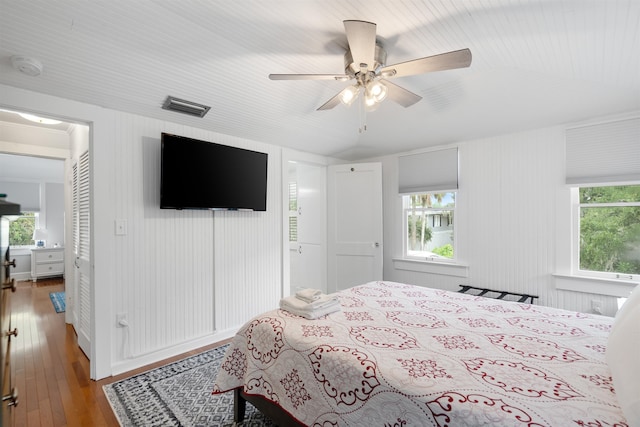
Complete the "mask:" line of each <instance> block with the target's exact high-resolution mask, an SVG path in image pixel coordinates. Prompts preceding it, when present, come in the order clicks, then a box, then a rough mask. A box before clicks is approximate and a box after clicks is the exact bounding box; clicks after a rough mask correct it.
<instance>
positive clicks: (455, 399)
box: [214, 282, 627, 427]
mask: <svg viewBox="0 0 640 427" xmlns="http://www.w3.org/2000/svg"><path fill="white" fill-rule="evenodd" d="M336 295H337V296H338V297H339V299H340V304H341V308H342V309H341V311H339V312H336V313H332V314H330V315H328V316H325V317H322V318H320V319H316V320H307V319H304V318H302V317H299V316H295V315H293V314H290V313H288V312H286V311H282V310H273V311H270V312H267V313H264V314H262V315H260V316H257V317H255V318H254V319H252V320H251V321H249V322H248V323H246V324H245V325H244V326H243V327H242V328H241V329H240V330H239V331H238V333H237V335H236V336H235V337H234V339H233V341H232V343H231V345H230V347H229V349H228V351H227V353H226V356H225V360H224V361H223V364H222V366H221V368H220V371H219V373H218V375H217V378H216V382H215V386H214V393H219V392H226V391H229V390H232V389H235V388H238V387H244V391H245V392H246V393H247V394H249V395H260V396H263V397H264V398H266V399H268V400H270V401H272V402H274V403H276V404H278V405H279V406H280V407H282V408H283V409H285V410H286V411H288V412H289V413H290V414H291V415H292V416H293V417H295V418H296V419H297V420H299V421H300V422H301V423H303V424H305V425H309V426H332V425H339V426H362V425H371V426H374V425H375V426H382V425H384V426H455V427H458V426H489V425H490V426H550V427H557V426H563V427H564V426H572V425H574V426H626V425H627V424H626V422H625V419H624V416H623V415H622V412H621V410H620V408H619V406H618V403H617V401H616V396H615V391H614V389H613V385H612V380H611V373H610V371H609V368H608V366H607V364H606V362H605V347H606V343H607V336H608V334H609V331H610V329H611V325H612V322H613V319H612V318H608V317H604V316H596V315H589V314H584V313H575V312H570V311H565V310H559V309H554V308H549V307H542V306H535V305H528V304H521V303H516V302H509V301H502V300H494V299H488V298H483V297H476V296H472V295H466V294H461V293H456V292H449V291H443V290H435V289H430V288H424V287H417V286H412V285H406V284H401V283H395V282H371V283H367V284H365V285H362V286H357V287H354V288H351V289H348V290H345V291H341V292H339V293H337V294H336Z"/></svg>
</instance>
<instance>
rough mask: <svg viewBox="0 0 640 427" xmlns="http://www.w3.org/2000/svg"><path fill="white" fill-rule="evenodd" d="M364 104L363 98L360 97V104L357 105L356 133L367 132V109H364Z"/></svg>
mask: <svg viewBox="0 0 640 427" xmlns="http://www.w3.org/2000/svg"><path fill="white" fill-rule="evenodd" d="M364 102H365V101H364V97H362V102H359V103H358V104H359V107H358V115H359V116H360V127H359V128H358V133H364V132H366V131H367V109H366V108H365V105H364Z"/></svg>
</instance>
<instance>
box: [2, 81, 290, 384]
mask: <svg viewBox="0 0 640 427" xmlns="http://www.w3.org/2000/svg"><path fill="white" fill-rule="evenodd" d="M0 99H1V100H2V101H1V102H2V103H3V105H4V106H6V107H10V108H14V109H22V110H28V111H31V112H34V113H38V112H40V113H46V114H49V115H51V114H54V115H57V116H59V117H61V118H62V119H68V121H73V122H82V123H87V124H88V125H90V129H91V131H90V138H91V143H90V146H91V148H90V154H91V159H90V164H91V189H92V194H91V197H92V203H91V206H92V207H91V223H92V233H91V242H92V251H93V252H92V288H91V290H92V304H91V309H92V312H93V314H94V319H95V322H94V323H93V324H92V334H91V336H92V340H93V342H92V349H91V354H90V355H89V357H90V359H91V378H93V379H100V378H104V377H107V376H110V375H112V374H115V373H118V372H122V371H126V370H129V369H133V368H135V367H138V366H142V365H144V364H147V363H150V362H153V361H156V360H160V359H162V358H166V357H169V356H171V355H175V354H179V353H181V352H184V351H187V350H191V349H194V348H197V347H200V346H202V345H205V344H208V343H211V342H214V341H217V340H219V339H223V338H226V337H228V336H230V334H231V333H233V332H235V328H237V327H239V326H240V325H241V324H242V323H243V322H245V321H246V320H247V319H249V318H250V317H251V316H253V315H255V314H258V313H259V312H262V311H266V310H268V309H271V308H275V307H276V306H277V303H278V300H279V298H280V297H281V295H282V280H281V279H282V267H281V265H282V263H281V260H282V233H283V231H282V219H281V218H282V199H281V191H280V189H281V187H282V183H281V149H280V148H278V147H275V146H269V145H266V144H262V143H259V142H254V141H247V140H242V139H239V138H234V137H230V136H226V135H221V134H216V133H214V132H208V131H202V130H199V129H195V128H189V127H184V126H179V125H175V124H172V123H170V122H163V121H160V120H155V119H147V118H143V117H139V116H135V115H131V114H127V113H121V112H116V111H113V110H107V109H103V108H100V107H97V106H93V105H88V104H83V103H79V102H75V101H69V100H65V99H61V98H57V97H52V96H48V95H43V94H38V93H34V92H29V91H24V90H21V89H16V88H13V87H9V86H4V85H0ZM162 131H166V132H170V133H175V134H179V135H184V136H188V137H193V138H198V139H205V140H209V141H215V142H218V143H222V144H228V145H234V146H239V147H243V148H249V149H254V150H259V151H264V152H267V153H268V154H269V169H268V180H269V185H268V196H267V198H268V204H267V212H263V213H247V212H225V213H220V212H216V213H215V217H214V215H213V214H212V213H211V212H207V211H204V212H202V211H170V210H160V209H159V207H158V206H159V153H160V151H159V147H160V133H161V132H162ZM116 219H124V220H126V221H127V225H128V227H127V228H128V233H127V235H126V236H116V235H115V230H114V228H115V227H114V221H115V220H116ZM118 313H127V316H128V319H129V325H130V326H129V328H128V329H123V328H117V326H116V314H118Z"/></svg>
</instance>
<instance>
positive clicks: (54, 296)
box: [49, 291, 67, 313]
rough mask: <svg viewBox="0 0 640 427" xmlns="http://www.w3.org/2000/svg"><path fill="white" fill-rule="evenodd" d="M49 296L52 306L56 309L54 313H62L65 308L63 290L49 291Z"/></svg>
mask: <svg viewBox="0 0 640 427" xmlns="http://www.w3.org/2000/svg"><path fill="white" fill-rule="evenodd" d="M49 298H51V302H52V303H53V308H55V309H56V313H64V312H65V310H66V309H67V306H66V303H65V299H64V291H63V292H51V293H50V294H49Z"/></svg>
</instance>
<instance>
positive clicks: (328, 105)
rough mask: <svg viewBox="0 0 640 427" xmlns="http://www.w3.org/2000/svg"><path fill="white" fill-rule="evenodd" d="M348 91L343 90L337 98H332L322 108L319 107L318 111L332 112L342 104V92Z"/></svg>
mask: <svg viewBox="0 0 640 427" xmlns="http://www.w3.org/2000/svg"><path fill="white" fill-rule="evenodd" d="M345 90H346V89H343V90H341V91H340V92H339V93H338V94H337V95H336V96H334V97H333V98H331V99H330V100H328V101H327V102H325V103H324V104H322V105H321V106H319V107H318V108H317V109H316V111H321V110H330V109H332V108H333V107H335V106H336V105H338V104H340V102H341V101H340V96H341V95H342V92H344V91H345Z"/></svg>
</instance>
